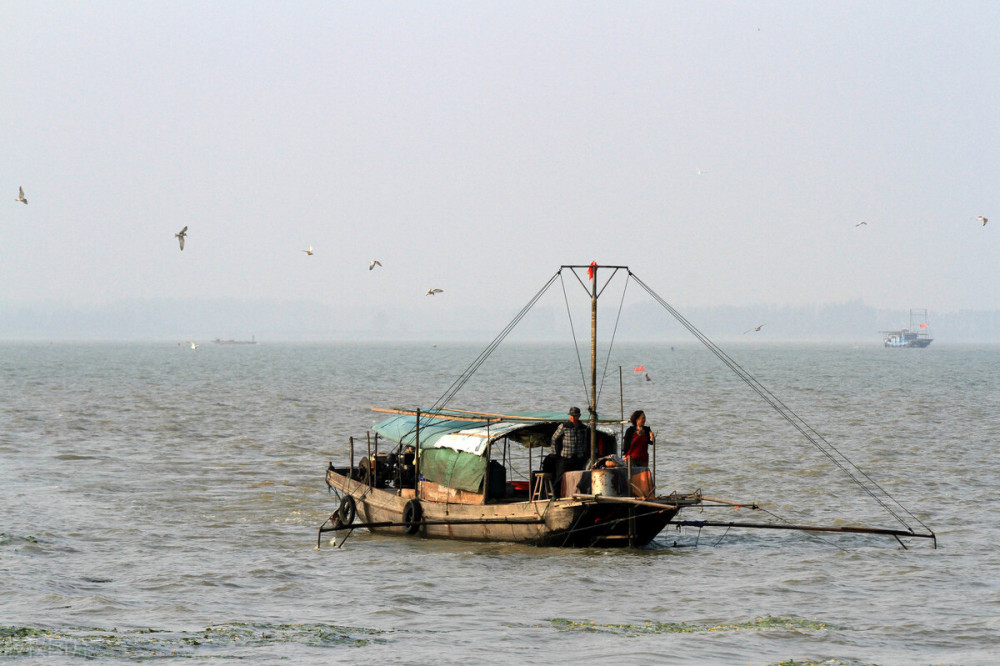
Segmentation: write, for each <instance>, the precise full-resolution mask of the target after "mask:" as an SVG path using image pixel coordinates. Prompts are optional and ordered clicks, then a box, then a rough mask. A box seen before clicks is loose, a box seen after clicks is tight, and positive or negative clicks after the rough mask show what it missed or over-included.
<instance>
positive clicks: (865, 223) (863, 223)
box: [854, 220, 868, 227]
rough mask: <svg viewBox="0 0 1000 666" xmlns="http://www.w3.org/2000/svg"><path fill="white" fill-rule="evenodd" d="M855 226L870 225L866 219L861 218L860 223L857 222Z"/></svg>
mask: <svg viewBox="0 0 1000 666" xmlns="http://www.w3.org/2000/svg"><path fill="white" fill-rule="evenodd" d="M854 226H856V227H860V226H866V227H867V226H868V223H867V222H865V221H864V220H861V221H860V222H858V223H857V224H855V225H854Z"/></svg>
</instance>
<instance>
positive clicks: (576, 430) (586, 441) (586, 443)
mask: <svg viewBox="0 0 1000 666" xmlns="http://www.w3.org/2000/svg"><path fill="white" fill-rule="evenodd" d="M552 453H554V454H555V455H556V468H555V474H554V476H555V478H554V479H553V482H554V484H555V487H556V489H557V490H556V492H558V489H559V488H561V487H562V477H563V474H564V473H566V472H573V471H576V470H580V469H584V468H586V466H587V460H588V459H589V458H590V428H588V427H587V424H585V423H583V422H582V421H581V420H580V408H579V407H570V408H569V422H568V423H560V424H559V427H558V428H556V431H555V433H553V434H552Z"/></svg>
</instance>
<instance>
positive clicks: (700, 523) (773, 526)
mask: <svg viewBox="0 0 1000 666" xmlns="http://www.w3.org/2000/svg"><path fill="white" fill-rule="evenodd" d="M668 524H669V525H677V526H678V527H697V528H699V529H700V528H702V527H725V528H730V527H743V528H747V529H755V530H797V531H800V532H840V533H842V534H882V535H888V536H893V537H896V541H899V543H900V545H901V546H903V548H906V544H904V543H903V542H902V541H900V539H899V537H917V538H920V539H933V540H934V548H937V536H935V534H934V532H930V533H928V534H920V533H918V532H912V531H908V530H890V529H885V528H881V527H847V526H842V527H827V526H823V525H782V524H779V523H737V522H728V523H727V522H724V521H721V520H672V521H670V522H669V523H668Z"/></svg>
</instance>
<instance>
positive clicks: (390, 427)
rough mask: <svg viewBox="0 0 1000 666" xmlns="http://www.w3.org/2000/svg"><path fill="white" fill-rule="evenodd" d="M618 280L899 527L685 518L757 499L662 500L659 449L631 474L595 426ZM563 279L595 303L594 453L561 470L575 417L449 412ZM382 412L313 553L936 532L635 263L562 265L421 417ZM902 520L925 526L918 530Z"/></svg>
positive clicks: (332, 483)
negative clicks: (559, 455) (557, 440)
mask: <svg viewBox="0 0 1000 666" xmlns="http://www.w3.org/2000/svg"><path fill="white" fill-rule="evenodd" d="M599 270H600V271H601V272H602V274H603V273H604V272H608V273H609V276H608V277H607V279H606V281H605V282H604V283H603V285H602V286H599V282H598V271H599ZM584 271H586V275H587V279H586V280H584V278H583V272H584ZM619 275H624V276H625V279H626V280H630V281H635V283H636V284H638V285H639V286H640V287H642V288H643V289H645V290H646V291H647V293H649V294H650V296H651V297H653V299H654V301H656V302H657V303H659V304H660V305H661V306H663V307H664V308H665V309H666V310H667V311H668V312H669V313H670V314H671V315H673V316H674V317H675V318H676V319H677V321H679V322H680V323H681V324H682V325H683V326H684V327H685V328H686V329H687V330H688V331H690V332H691V333H692V334H693V335H694V336H695V337H696V338H697V339H698V340H699V341H701V342H702V343H703V344H704V345H705V346H706V347H708V349H709V350H710V351H712V353H713V354H714V355H715V356H717V357H718V358H719V359H720V360H722V361H723V363H724V364H726V365H727V366H728V367H729V368H730V369H731V370H732V371H733V372H735V373H736V374H737V375H739V376H740V378H741V379H743V381H744V382H746V383H747V384H748V385H749V386H750V387H751V388H752V389H753V390H754V391H755V392H756V393H757V394H758V395H760V397H762V398H763V399H764V400H765V401H766V402H768V403H769V404H770V405H771V406H772V407H774V408H775V409H776V410H777V411H778V413H779V414H781V415H782V416H783V417H784V418H785V419H786V420H788V421H789V422H790V423H791V424H792V425H793V426H794V427H795V428H796V429H797V430H799V431H800V432H801V433H802V434H803V435H805V436H806V438H807V439H808V440H810V441H811V442H812V443H813V445H814V446H817V447H818V448H819V449H820V450H821V451H822V452H823V453H824V454H825V455H827V456H828V457H830V458H832V459H833V460H834V461H835V463H836V464H837V465H838V466H839V467H841V468H842V469H845V471H847V473H848V475H850V476H851V477H852V478H853V479H854V480H855V482H856V483H859V484H862V485H863V486H865V490H866V492H867V493H868V494H869V495H871V496H872V497H873V498H874V499H875V501H876V502H878V503H880V504H882V506H883V508H885V509H886V510H887V511H888V512H889V513H890V515H892V516H893V517H895V518H896V520H897V521H899V522H900V523H901V526H900V528H898V529H894V528H882V527H868V526H857V525H853V526H844V525H838V526H823V525H797V524H791V523H788V522H782V521H773V520H771V521H768V520H762V521H757V522H736V521H712V520H700V519H699V520H683V519H681V518H680V517H679V514H680V513H681V512H682V511H684V510H691V509H697V510H698V512H699V514H700V515H702V516H703V515H704V513H705V512H706V511H707V510H710V509H713V508H725V509H731V508H742V507H746V508H749V509H759V507H758V506H757V505H756V504H755V503H753V502H740V501H733V500H726V499H720V498H714V497H708V496H705V495H704V494H703V493H702V492H701V491H700V490H694V491H688V492H677V491H672V492H670V493H666V494H661V493H658V491H657V486H656V476H655V460H656V458H655V446H653V447H652V453H653V455H652V458H651V463H652V464H651V465H650V466H649V467H646V466H643V467H638V466H633V465H632V464H631V462H630V461H627V460H623V459H622V458H621V457H619V456H618V455H617V453H618V446H617V444H618V441H617V440H618V435H619V434H620V433H621V430H622V426H623V425H624V420H623V419H622V418H617V419H608V418H600V417H599V415H598V411H597V407H598V390H597V305H598V299H599V296H600V294H601V293H602V292H603V291H604V287H606V286H607V285H608V283H609V282H610V281H611V280H612V279H614V278H615V277H616V276H619ZM566 276H572V277H575V278H576V281H577V282H578V283H579V284H580V285H581V286H582V287H583V288H584V289H585V290H586V292H587V295H588V297H589V299H590V312H591V330H590V342H591V345H590V378H589V383H588V387H587V388H588V393H589V394H588V395H587V396H585V397H586V400H587V413H588V415H589V416H588V418H587V420H586V424H587V426H588V429H589V450H590V454H589V458H588V462H587V465H586V467H585V469H583V470H575V471H568V472H565V473H564V474H557V473H556V472H555V470H554V468H553V465H552V462H553V459H552V455H554V454H549V455H547V456H546V455H543V454H542V452H543V451H545V450H546V448H548V447H549V445H550V442H551V441H552V438H553V434H554V433H555V432H556V430H557V428H559V426H560V424H562V423H565V422H566V420H567V416H566V415H565V413H564V412H560V411H551V410H549V411H530V412H515V413H490V412H481V411H469V410H460V409H454V408H450V407H449V406H448V405H449V404H450V403H451V401H452V399H453V398H454V397H455V395H456V394H457V392H458V391H459V390H460V389H461V387H462V386H464V384H465V383H466V382H467V381H468V380H469V379H470V378H471V376H472V375H473V374H474V373H475V372H476V370H477V369H478V368H479V367H480V366H481V365H482V363H483V362H484V361H485V360H486V358H488V356H489V355H490V354H491V353H492V352H493V351H494V350H495V349H496V348H497V347H498V346H499V344H500V343H501V342H502V340H503V339H504V337H505V336H506V335H507V334H508V333H509V332H510V331H511V330H513V328H514V327H515V326H516V325H517V323H518V322H519V321H520V320H521V319H522V318H523V317H524V315H525V314H526V313H527V312H528V310H530V308H531V306H532V305H534V303H535V302H537V301H538V299H539V298H540V297H541V295H542V294H544V293H545V292H546V291H547V290H548V289H549V288H550V287H551V286H552V285H553V284H555V283H556V281H557V280H561V279H563V278H564V277H566ZM569 281H570V282H571V283H572V280H571V279H570V280H569ZM563 291H564V293H565V287H564V290H563ZM620 311H621V310H620V308H619V313H620ZM616 329H617V324H616ZM581 370H582V363H581ZM373 411H375V412H376V413H379V414H381V415H382V417H383V420H381V421H379V422H378V423H376V424H375V425H374V426H373V428H372V429H371V431H369V432H368V433H367V434H366V435H365V437H364V439H363V440H361V439H360V438H359V439H357V440H356V439H355V438H354V437H350V438H349V439H348V444H349V450H350V453H349V460H348V461H347V463H348V464H346V465H339V466H338V465H335V464H334V463H333V462H331V463H330V464H329V466H328V468H327V470H326V483H327V486H328V488H329V489H330V490H331V491H332V492H335V493H336V494H337V495H338V496H339V498H340V502H339V505H338V506H337V508H336V510H335V511H334V512H333V513H332V514H331V515H330V517H329V518H328V519H327V521H326V522H325V523H324V524H323V525H321V526H320V527H319V530H318V534H317V547H319V545H320V543H319V542H320V540H321V539H322V535H323V534H324V533H326V532H346V534H347V535H350V533H351V532H353V530H356V529H359V528H365V529H367V530H369V531H371V532H374V533H382V534H392V535H399V536H409V537H411V538H412V537H422V538H428V539H457V540H466V541H494V542H512V543H522V544H532V545H536V546H567V547H598V548H610V547H632V548H638V547H643V546H646V545H647V544H649V543H650V542H651V541H653V539H654V538H655V537H656V536H657V534H659V533H660V532H661V531H662V530H663V529H664V528H665V527H666V526H667V525H677V526H692V527H698V528H703V527H713V526H719V527H726V528H727V529H729V528H733V527H737V528H739V527H743V528H757V529H786V530H804V531H811V532H841V533H860V534H882V535H890V536H893V537H895V538H896V539H897V540H900V538H901V537H913V536H916V537H926V538H934V534H933V532H932V531H931V530H930V529H929V528H926V526H924V525H923V523H920V522H919V520H918V519H916V517H914V516H912V514H910V513H909V512H908V511H907V510H906V509H905V508H903V507H902V506H901V505H899V504H898V502H896V501H895V500H894V499H893V498H891V497H890V496H889V495H888V493H886V492H885V491H884V490H882V489H881V488H880V487H879V486H878V485H877V484H875V483H874V482H873V481H871V480H870V479H869V478H868V477H867V475H864V474H863V473H862V472H860V470H857V468H856V467H855V466H854V465H853V463H851V462H850V461H849V460H846V458H845V457H844V456H843V454H841V453H840V452H839V451H838V450H837V449H836V448H835V447H833V446H832V445H830V444H829V443H828V442H826V440H825V439H823V437H822V436H820V435H819V434H818V433H816V432H815V431H814V430H813V429H812V428H810V427H809V426H808V425H806V424H804V422H802V420H801V419H800V418H799V417H798V416H797V415H795V414H794V413H793V412H792V411H791V410H790V409H789V408H788V407H786V406H785V405H784V404H783V403H782V402H781V401H780V400H778V399H777V398H776V397H775V396H774V395H773V394H772V393H771V392H770V391H768V390H767V389H766V388H764V387H763V385H761V384H760V383H759V382H757V380H756V379H754V378H753V377H752V376H750V375H749V373H747V372H746V371H745V370H744V369H743V368H742V367H740V366H739V365H738V364H737V363H736V362H735V361H733V359H732V358H730V357H729V356H728V355H727V354H725V352H723V351H722V350H721V349H720V348H719V347H718V346H716V345H715V344H714V343H712V342H711V341H710V340H708V338H707V337H705V336H704V334H702V333H701V332H700V331H698V329H697V328H695V327H694V326H693V325H692V324H691V323H690V322H689V321H688V320H687V319H685V318H684V317H683V316H682V315H680V313H679V312H677V311H676V310H674V309H673V307H672V306H670V305H669V304H668V303H666V301H664V300H663V299H662V298H660V297H659V296H658V295H656V294H655V292H653V291H652V290H651V289H650V288H649V287H648V286H647V285H646V284H645V283H644V282H642V281H641V280H640V279H639V278H638V276H636V275H635V274H634V273H632V272H631V271H630V270H629V268H628V267H627V266H600V267H599V266H598V265H597V264H596V263H591V264H590V265H586V266H584V265H566V266H561V267H560V268H559V270H558V271H557V272H556V274H555V275H553V276H552V277H551V278H550V279H549V281H548V282H547V283H546V284H545V285H544V286H543V287H542V289H541V290H540V291H539V292H538V293H537V294H536V295H535V296H534V298H532V299H531V301H530V302H529V303H528V305H526V306H525V308H524V309H522V310H521V312H520V313H518V315H517V316H516V317H515V318H514V320H513V321H512V322H511V323H510V324H508V326H507V327H506V328H505V329H504V331H503V332H501V334H500V335H498V336H497V338H495V339H494V340H493V341H492V342H491V343H490V345H489V346H488V347H487V348H486V350H484V351H483V353H482V354H480V356H479V357H478V358H477V359H475V360H474V361H473V362H472V364H471V365H470V366H469V368H468V369H466V371H465V372H463V373H462V375H461V376H460V377H459V378H458V379H456V380H455V382H454V383H453V384H452V385H451V387H449V388H448V390H447V391H446V392H445V393H444V395H442V396H441V397H440V398H439V399H438V400H437V401H436V402H435V403H434V404H433V405H431V406H430V407H428V408H426V409H420V408H413V409H408V408H398V407H393V408H374V409H373ZM362 446H363V450H362V448H361V447H362ZM536 452H537V453H536ZM525 464H526V466H527V469H528V470H529V471H530V473H529V474H528V478H527V480H520V479H515V478H514V474H513V472H515V471H517V469H518V468H520V469H523V465H525ZM855 470H856V473H855ZM906 516H909V517H910V518H911V519H912V520H915V521H916V522H917V523H919V525H920V527H921V528H923V529H920V528H917V529H915V528H913V527H911V526H910V525H909V523H907V521H906V519H905V517H906ZM344 540H346V537H345V538H344ZM900 543H901V544H902V543H903V542H902V541H901V540H900ZM340 545H343V541H341V544H340Z"/></svg>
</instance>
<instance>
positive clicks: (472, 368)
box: [431, 269, 562, 410]
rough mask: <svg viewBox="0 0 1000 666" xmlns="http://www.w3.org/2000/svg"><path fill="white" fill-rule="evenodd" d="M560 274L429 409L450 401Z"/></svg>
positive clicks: (550, 279) (544, 287) (549, 281)
mask: <svg viewBox="0 0 1000 666" xmlns="http://www.w3.org/2000/svg"><path fill="white" fill-rule="evenodd" d="M561 274H562V269H560V270H558V271H556V273H555V275H553V276H552V277H550V278H549V280H548V282H546V283H545V285H544V286H543V287H542V288H541V289H539V290H538V293H537V294H535V295H534V296H533V297H532V299H531V300H530V301H528V304H527V305H525V306H524V307H523V308H521V311H520V312H518V313H517V315H515V317H514V318H513V319H512V320H511V321H510V323H509V324H507V326H506V327H505V328H504V329H503V330H502V331H500V333H499V334H498V335H497V336H496V337H495V338H493V342H491V343H490V344H489V345H488V346H487V347H486V349H484V350H483V351H482V352H481V353H480V354H479V356H477V357H476V360H474V361H473V362H472V363H471V364H470V365H469V367H468V368H466V369H465V372H463V373H462V374H461V375H459V376H458V378H457V379H456V380H455V381H454V382H452V384H451V386H449V387H448V389H447V390H446V391H445V392H444V393H443V394H442V395H441V397H440V398H438V399H437V402H435V403H434V405H433V406H432V407H431V410H438V409H443V408H444V407H445V405H447V404H448V403H449V402H451V400H452V399H453V398H454V397H455V394H457V393H458V392H459V391H460V390H461V389H462V387H463V386H465V383H466V382H468V381H469V379H470V378H471V377H472V375H474V374H475V373H476V371H477V370H479V367H480V366H481V365H482V364H483V363H485V362H486V359H487V358H489V356H490V354H492V353H493V352H494V351H495V350H496V348H497V347H499V346H500V343H501V342H503V339H504V338H506V337H507V335H508V334H509V333H510V332H511V331H512V330H514V327H515V326H517V325H518V323H520V321H521V320H522V319H523V318H524V316H525V315H526V314H528V311H529V310H531V308H532V307H533V306H534V305H535V303H537V302H538V299H540V298H541V297H542V295H543V294H544V293H545V292H546V291H548V289H549V287H551V286H552V283H553V282H555V280H556V278H557V277H559V276H560V275H561Z"/></svg>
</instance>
